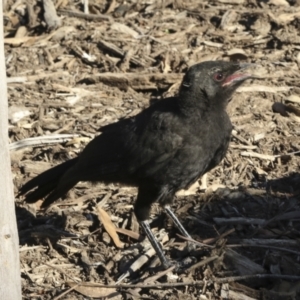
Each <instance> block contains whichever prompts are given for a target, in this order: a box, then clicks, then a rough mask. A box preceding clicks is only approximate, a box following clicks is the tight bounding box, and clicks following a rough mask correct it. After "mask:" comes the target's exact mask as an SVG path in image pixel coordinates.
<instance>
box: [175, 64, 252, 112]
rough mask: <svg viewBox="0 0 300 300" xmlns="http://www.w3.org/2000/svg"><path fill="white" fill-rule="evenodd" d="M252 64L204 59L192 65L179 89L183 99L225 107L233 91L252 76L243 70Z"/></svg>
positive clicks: (208, 105)
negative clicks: (204, 60)
mask: <svg viewBox="0 0 300 300" xmlns="http://www.w3.org/2000/svg"><path fill="white" fill-rule="evenodd" d="M250 66H253V64H247V63H238V62H226V61H206V62H202V63H199V64H196V65H193V66H192V67H190V68H189V69H188V71H187V72H186V74H185V76H184V78H183V80H182V83H181V87H180V91H179V95H180V98H181V99H182V100H183V101H191V103H192V102H193V105H195V104H196V103H195V101H198V102H202V103H199V104H200V105H205V106H207V107H210V106H214V107H222V108H225V107H226V105H227V104H228V102H229V100H230V99H231V96H232V94H233V92H234V91H235V90H236V89H237V87H239V86H240V85H241V84H242V83H243V82H244V81H245V80H246V79H249V78H253V76H252V75H251V74H250V73H247V72H245V71H246V69H248V68H249V67H250Z"/></svg>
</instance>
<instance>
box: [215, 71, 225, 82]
mask: <svg viewBox="0 0 300 300" xmlns="http://www.w3.org/2000/svg"><path fill="white" fill-rule="evenodd" d="M223 79H224V74H222V73H220V72H218V73H215V74H214V80H215V81H222V80H223Z"/></svg>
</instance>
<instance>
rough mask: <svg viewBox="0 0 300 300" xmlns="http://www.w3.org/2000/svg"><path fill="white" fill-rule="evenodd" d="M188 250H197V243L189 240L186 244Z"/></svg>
mask: <svg viewBox="0 0 300 300" xmlns="http://www.w3.org/2000/svg"><path fill="white" fill-rule="evenodd" d="M186 250H187V251H188V252H189V253H191V252H194V251H196V250H197V245H196V244H195V243H193V242H190V241H188V242H187V245H186Z"/></svg>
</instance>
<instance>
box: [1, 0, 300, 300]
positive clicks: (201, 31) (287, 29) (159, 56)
mask: <svg viewBox="0 0 300 300" xmlns="http://www.w3.org/2000/svg"><path fill="white" fill-rule="evenodd" d="M83 2H84V1H83ZM83 2H81V1H65V0H61V1H56V2H55V7H53V5H51V4H52V2H51V1H49V0H46V1H43V2H42V1H7V5H6V7H5V10H4V20H5V51H6V65H7V76H8V93H9V117H10V128H9V137H10V143H11V158H12V171H13V176H14V183H15V192H16V194H17V191H18V188H19V187H20V186H21V185H22V184H24V183H25V182H26V181H27V180H28V179H29V178H32V177H34V176H35V175H37V174H39V173H40V172H42V171H43V170H45V169H48V168H49V167H51V166H53V165H56V164H58V163H60V162H62V161H64V160H66V159H68V158H70V157H74V156H76V155H77V154H78V153H80V151H81V150H82V149H83V148H84V147H85V145H86V144H87V143H88V142H89V141H90V140H91V139H92V138H93V137H94V136H95V135H97V134H98V132H97V129H98V128H100V127H101V126H103V125H106V124H109V123H112V122H114V121H117V120H118V119H120V118H123V117H128V116H131V115H134V114H136V113H137V112H139V111H140V110H141V109H143V108H144V107H147V106H148V105H149V104H150V103H151V101H153V99H160V98H161V97H164V96H169V95H174V94H176V92H177V90H178V86H179V83H180V80H181V78H182V75H183V73H184V72H185V70H186V69H187V67H188V66H190V65H192V64H194V63H197V62H201V61H205V60H216V59H223V60H244V61H247V62H252V63H257V64H258V70H259V71H258V75H259V76H260V77H261V79H257V80H253V81H251V82H248V83H247V84H246V85H244V86H243V87H241V88H240V89H239V90H238V92H237V93H236V94H235V96H234V98H233V101H232V102H231V103H230V107H229V108H228V111H229V113H230V115H231V118H232V122H233V124H234V132H233V137H232V142H231V146H230V149H229V151H228V153H227V156H226V158H225V159H224V161H223V162H222V164H221V165H220V166H218V167H217V168H216V169H214V170H213V171H212V172H210V173H209V174H208V179H207V188H206V189H205V188H203V186H202V187H201V188H200V185H199V184H198V185H195V186H194V187H193V188H192V189H191V190H189V191H188V192H181V193H179V195H178V197H177V199H175V200H174V206H173V208H174V210H175V211H176V213H177V215H178V216H179V217H180V220H182V222H183V224H184V225H185V227H186V229H187V230H188V231H189V232H190V233H191V235H192V237H193V238H194V239H195V240H196V241H198V242H201V243H200V244H199V245H198V246H197V249H198V250H197V251H194V253H192V254H191V253H189V252H188V251H186V249H185V245H186V242H185V241H184V240H183V239H182V238H181V237H179V236H178V232H177V230H176V229H175V228H174V226H173V224H172V223H171V222H170V220H169V219H168V218H167V217H166V216H165V215H164V214H161V209H160V207H159V206H158V205H154V206H153V209H152V216H151V217H152V220H153V221H152V224H151V226H152V228H153V230H154V231H156V232H157V234H158V235H159V236H160V237H161V238H162V240H163V241H164V251H165V253H166V255H167V256H168V257H169V258H170V259H172V260H181V261H182V260H188V259H189V262H190V264H191V267H190V268H189V269H188V270H187V271H186V272H184V273H181V274H178V273H175V272H172V271H169V272H167V273H166V272H164V271H163V270H161V269H160V268H159V262H158V260H157V258H156V257H155V255H154V256H153V255H152V256H151V255H150V254H149V255H148V256H147V261H146V264H144V265H142V263H141V262H140V254H141V253H144V252H146V251H148V250H149V248H150V246H149V244H148V242H147V240H143V239H142V238H143V235H142V232H140V230H139V227H138V224H137V222H136V220H135V218H134V216H133V212H132V205H133V203H134V200H135V196H136V190H135V189H133V188H128V187H120V186H117V185H109V186H107V185H102V184H98V185H94V186H91V185H89V184H88V183H80V184H78V185H77V186H76V188H74V189H73V190H72V191H71V192H70V193H69V195H68V196H67V197H66V198H67V199H66V200H65V201H59V202H57V203H55V204H54V205H53V206H52V207H50V208H49V209H48V210H46V211H41V210H39V207H40V203H37V204H35V205H26V204H24V203H23V202H22V199H17V200H16V201H17V202H16V206H17V220H18V228H19V237H20V259H21V276H22V287H23V296H24V299H91V298H96V299H101V298H103V299H104V298H105V297H107V298H105V299H169V300H170V299H300V285H299V282H300V263H299V256H300V251H299V238H300V223H299V220H300V203H299V195H300V184H299V183H300V174H299V166H300V155H299V154H300V153H299V151H300V139H299V135H300V107H299V106H300V96H299V91H300V88H299V78H300V72H299V65H300V46H299V44H300V38H299V30H300V22H299V17H300V1H298V0H294V1H293V0H270V1H255V0H248V1H247V0H218V1H217V0H216V1H206V2H205V1H181V0H169V1H168V0H166V1H157V0H152V1H138V0H131V1H127V2H125V1H124V2H122V1H116V0H112V1H95V0H91V1H90V2H89V3H88V6H87V8H88V10H87V11H86V12H87V13H86V14H84V13H83V11H84V9H85V7H84V5H83V4H82V3H83ZM198 2H201V4H197V3H198ZM43 3H44V7H43ZM86 3H87V1H86ZM55 9H56V11H57V14H58V16H59V18H58V17H57V15H56V14H55ZM44 12H45V14H44ZM65 134H68V136H67V137H66V136H65ZM49 135H52V139H51V140H49V139H46V137H48V138H49ZM34 137H40V139H39V140H29V141H28V140H25V139H28V138H34ZM17 142H18V143H17ZM30 142H31V143H30ZM137 259H139V260H138V267H137V268H136V270H135V271H134V272H130V273H128V274H127V275H128V276H127V277H126V278H124V279H123V281H122V282H121V284H122V285H128V284H131V287H130V288H128V287H122V288H121V287H116V288H107V286H110V285H114V284H115V282H116V281H117V280H118V278H119V277H120V276H121V275H122V274H126V272H128V271H129V270H130V267H131V264H132V263H133V262H135V260H137ZM96 284H98V285H96ZM148 284H150V285H151V286H148V287H147V285H148ZM101 285H103V286H104V287H101Z"/></svg>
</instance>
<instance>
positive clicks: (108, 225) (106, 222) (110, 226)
mask: <svg viewBox="0 0 300 300" xmlns="http://www.w3.org/2000/svg"><path fill="white" fill-rule="evenodd" d="M97 210H98V217H99V219H100V221H101V222H102V224H103V226H104V228H105V230H106V231H107V233H108V234H109V235H110V237H111V238H112V239H113V241H114V243H115V245H116V246H117V247H118V248H124V243H122V242H121V241H120V239H119V236H118V234H117V230H116V226H115V225H114V223H113V222H112V221H111V219H110V217H109V215H108V213H107V212H106V211H105V210H104V209H103V208H101V207H99V206H97Z"/></svg>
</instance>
